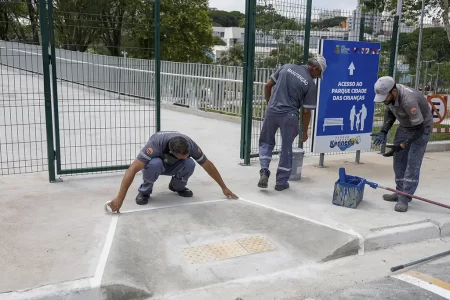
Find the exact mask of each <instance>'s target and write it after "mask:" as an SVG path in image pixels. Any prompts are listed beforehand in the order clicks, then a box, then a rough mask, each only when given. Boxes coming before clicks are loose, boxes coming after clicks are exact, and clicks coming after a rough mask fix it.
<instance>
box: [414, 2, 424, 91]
mask: <svg viewBox="0 0 450 300" xmlns="http://www.w3.org/2000/svg"><path fill="white" fill-rule="evenodd" d="M424 15H425V0H422V13H421V16H420V31H419V48H418V50H417V66H416V90H417V89H418V88H419V80H420V67H421V66H422V64H421V62H420V60H421V55H422V35H423V17H424Z"/></svg>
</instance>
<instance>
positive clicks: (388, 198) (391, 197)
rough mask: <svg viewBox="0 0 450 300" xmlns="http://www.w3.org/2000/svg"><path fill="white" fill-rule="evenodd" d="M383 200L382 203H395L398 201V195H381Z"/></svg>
mask: <svg viewBox="0 0 450 300" xmlns="http://www.w3.org/2000/svg"><path fill="white" fill-rule="evenodd" d="M383 199H384V201H389V202H397V201H398V194H396V193H394V194H385V195H383Z"/></svg>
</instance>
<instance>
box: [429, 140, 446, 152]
mask: <svg viewBox="0 0 450 300" xmlns="http://www.w3.org/2000/svg"><path fill="white" fill-rule="evenodd" d="M447 151H450V141H449V142H439V143H432V144H428V146H427V150H426V152H447Z"/></svg>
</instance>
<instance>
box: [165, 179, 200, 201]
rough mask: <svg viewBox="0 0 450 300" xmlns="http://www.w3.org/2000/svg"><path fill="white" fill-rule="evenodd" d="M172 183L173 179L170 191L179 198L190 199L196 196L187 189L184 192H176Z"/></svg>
mask: <svg viewBox="0 0 450 300" xmlns="http://www.w3.org/2000/svg"><path fill="white" fill-rule="evenodd" d="M172 181H173V179H172V180H171V181H170V183H169V190H171V191H172V192H176V193H178V196H181V197H185V198H190V197H192V196H194V193H193V192H192V191H191V190H190V189H188V188H186V187H185V188H184V189H183V190H182V191H177V190H175V189H174V188H173V184H172Z"/></svg>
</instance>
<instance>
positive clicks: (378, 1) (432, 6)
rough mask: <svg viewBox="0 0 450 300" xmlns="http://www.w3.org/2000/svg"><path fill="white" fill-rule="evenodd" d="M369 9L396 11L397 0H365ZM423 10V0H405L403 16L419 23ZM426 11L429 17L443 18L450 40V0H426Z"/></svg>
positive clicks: (365, 5)
mask: <svg viewBox="0 0 450 300" xmlns="http://www.w3.org/2000/svg"><path fill="white" fill-rule="evenodd" d="M362 4H363V5H364V7H365V9H367V10H375V11H378V12H383V11H387V12H391V13H392V14H394V13H395V11H396V8H397V0H365V1H363V3H362ZM421 11H422V0H404V1H403V18H404V19H405V20H406V21H407V22H412V23H417V20H418V18H419V16H420V14H421ZM425 13H426V15H427V16H428V17H438V18H439V19H441V20H442V22H443V24H444V26H445V29H446V34H447V39H448V40H449V41H450V20H449V17H450V15H449V0H425Z"/></svg>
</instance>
